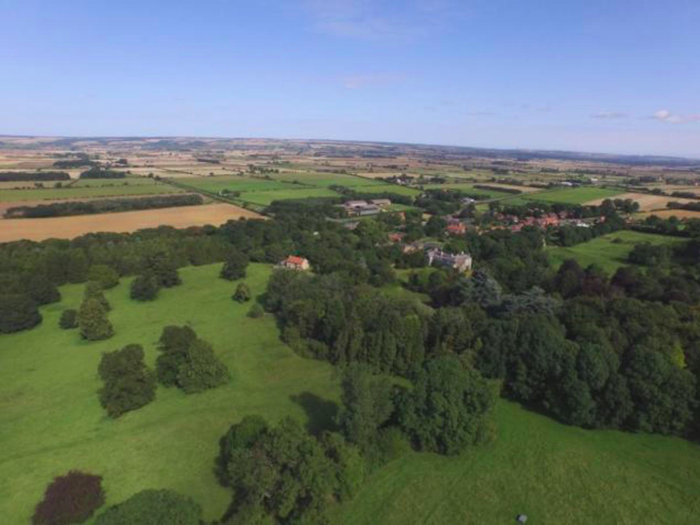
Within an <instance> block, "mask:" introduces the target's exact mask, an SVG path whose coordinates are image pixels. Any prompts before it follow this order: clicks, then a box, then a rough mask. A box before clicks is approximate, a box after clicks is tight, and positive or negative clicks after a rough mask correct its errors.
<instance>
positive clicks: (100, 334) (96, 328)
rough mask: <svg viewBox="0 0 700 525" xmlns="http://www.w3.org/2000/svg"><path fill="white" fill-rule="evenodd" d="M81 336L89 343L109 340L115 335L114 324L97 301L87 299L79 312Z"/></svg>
mask: <svg viewBox="0 0 700 525" xmlns="http://www.w3.org/2000/svg"><path fill="white" fill-rule="evenodd" d="M78 326H79V327H80V335H81V336H82V337H83V339H87V340H88V341H100V340H102V339H109V338H110V337H112V336H113V335H114V328H112V323H110V322H109V319H107V312H106V311H105V309H104V307H103V306H102V304H101V303H100V302H99V301H98V300H97V299H86V300H85V301H83V304H82V305H80V311H78Z"/></svg>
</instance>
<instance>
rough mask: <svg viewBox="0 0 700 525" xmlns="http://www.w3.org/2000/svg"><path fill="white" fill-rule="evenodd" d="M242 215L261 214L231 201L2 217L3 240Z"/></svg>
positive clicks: (211, 220) (212, 221) (201, 221)
mask: <svg viewBox="0 0 700 525" xmlns="http://www.w3.org/2000/svg"><path fill="white" fill-rule="evenodd" d="M241 217H246V218H260V217H261V216H260V215H258V214H257V213H254V212H252V211H249V210H245V209H243V208H239V207H238V206H233V205H231V204H209V205H201V206H182V207H175V208H161V209H154V210H141V211H125V212H120V213H101V214H97V215H76V216H72V217H51V218H46V219H2V220H0V242H10V241H17V240H20V239H29V240H32V241H41V240H44V239H51V238H56V239H71V238H73V237H77V236H79V235H85V234H86V233H93V232H132V231H136V230H141V229H144V228H156V227H158V226H161V225H165V226H172V227H174V228H187V227H190V226H204V225H206V224H213V225H215V226H218V225H219V224H223V223H225V222H227V221H229V220H236V219H239V218H241Z"/></svg>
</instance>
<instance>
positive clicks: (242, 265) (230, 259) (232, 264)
mask: <svg viewBox="0 0 700 525" xmlns="http://www.w3.org/2000/svg"><path fill="white" fill-rule="evenodd" d="M248 262H249V261H248V257H246V255H245V254H243V253H241V252H239V251H238V250H233V251H231V252H230V253H229V254H228V255H227V256H226V260H225V261H224V266H223V267H222V268H221V274H220V277H221V278H222V279H228V280H229V281H235V280H236V279H243V278H244V277H245V275H246V268H247V267H248Z"/></svg>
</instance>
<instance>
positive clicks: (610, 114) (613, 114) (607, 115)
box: [591, 111, 629, 120]
mask: <svg viewBox="0 0 700 525" xmlns="http://www.w3.org/2000/svg"><path fill="white" fill-rule="evenodd" d="M627 117H629V115H628V114H627V113H622V112H620V111H598V112H596V113H593V114H592V115H591V118H599V119H608V120H616V119H623V118H627Z"/></svg>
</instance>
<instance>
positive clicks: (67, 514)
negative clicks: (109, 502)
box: [32, 470, 105, 525]
mask: <svg viewBox="0 0 700 525" xmlns="http://www.w3.org/2000/svg"><path fill="white" fill-rule="evenodd" d="M104 502H105V495H104V491H103V489H102V476H96V475H93V474H87V473H84V472H80V471H78V470H71V471H70V472H68V473H67V474H65V475H64V476H57V477H56V478H54V480H53V481H52V482H51V483H50V484H49V486H48V487H46V491H45V492H44V497H43V499H42V500H41V501H40V502H39V503H38V504H37V506H36V508H35V509H34V515H33V516H32V525H70V524H71V523H83V522H85V521H87V520H89V519H90V517H91V516H92V515H93V514H94V513H95V511H96V510H97V509H99V508H100V507H101V506H102V505H104Z"/></svg>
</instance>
